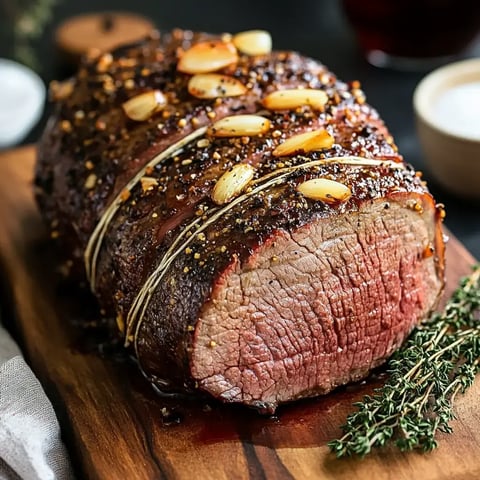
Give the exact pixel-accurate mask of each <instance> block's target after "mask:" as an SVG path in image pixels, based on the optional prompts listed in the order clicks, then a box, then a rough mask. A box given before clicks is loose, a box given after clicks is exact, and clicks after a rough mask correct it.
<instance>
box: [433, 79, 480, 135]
mask: <svg viewBox="0 0 480 480" xmlns="http://www.w3.org/2000/svg"><path fill="white" fill-rule="evenodd" d="M432 113H433V118H434V119H435V120H434V121H435V123H436V124H437V125H438V126H439V127H441V128H442V129H443V130H446V131H448V132H450V133H452V134H456V135H461V136H463V137H469V138H474V139H480V82H473V83H464V84H461V85H456V86H455V87H452V88H450V89H448V90H446V91H445V92H443V93H442V94H441V95H440V96H439V97H438V98H437V101H436V102H435V104H434V105H433V112H432Z"/></svg>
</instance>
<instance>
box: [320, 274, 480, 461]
mask: <svg viewBox="0 0 480 480" xmlns="http://www.w3.org/2000/svg"><path fill="white" fill-rule="evenodd" d="M479 310H480V265H477V266H476V267H475V268H474V269H473V273H472V274H471V275H470V276H468V277H465V278H463V279H462V280H461V281H460V284H459V287H458V288H457V290H456V291H455V292H454V293H453V295H452V297H451V298H450V299H449V301H448V303H447V305H446V306H445V308H444V310H443V312H442V313H435V314H433V315H432V317H431V318H430V319H429V320H427V321H424V322H422V323H421V324H420V325H419V326H418V327H417V328H416V329H415V330H414V331H413V333H412V334H411V335H410V337H409V338H408V340H407V341H406V342H405V344H404V345H403V347H402V348H401V349H400V350H398V351H397V352H396V353H395V354H394V355H393V356H392V358H391V359H390V360H389V363H388V374H389V377H388V380H387V382H386V383H385V384H384V385H383V386H382V387H381V388H378V389H376V390H375V391H374V394H373V395H371V396H365V397H364V399H363V401H361V402H359V403H356V404H354V405H355V406H356V407H357V411H355V412H353V413H351V414H350V415H349V416H348V417H347V420H346V423H345V425H343V426H342V430H343V432H344V435H343V436H342V437H341V438H340V439H337V440H333V441H331V442H329V444H328V446H329V447H330V450H331V451H332V452H333V453H335V454H336V455H337V457H344V456H350V455H359V456H361V457H363V456H365V455H367V454H368V453H370V452H371V450H372V448H375V447H382V446H384V445H386V444H389V443H394V444H395V445H396V446H397V447H398V448H399V449H400V450H402V451H407V450H412V449H422V450H424V451H429V450H433V449H434V448H436V447H437V441H436V439H435V436H436V433H437V432H438V431H441V432H445V433H451V432H452V428H451V427H450V421H451V420H452V419H453V418H455V413H454V410H453V405H454V401H455V397H456V396H457V395H458V393H464V392H465V391H466V390H467V389H468V387H470V386H471V385H472V383H473V381H474V379H475V375H476V374H477V373H478V371H479V370H480V367H479V363H480V320H479V315H478V314H479Z"/></svg>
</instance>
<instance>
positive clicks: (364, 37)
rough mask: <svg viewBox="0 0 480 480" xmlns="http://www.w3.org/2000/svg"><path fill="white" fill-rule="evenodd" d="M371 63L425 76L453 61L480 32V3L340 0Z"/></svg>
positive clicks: (479, 0)
mask: <svg viewBox="0 0 480 480" xmlns="http://www.w3.org/2000/svg"><path fill="white" fill-rule="evenodd" d="M342 5H343V10H344V12H345V15H346V17H347V19H348V20H349V22H350V24H351V25H352V27H353V30H354V31H355V34H356V36H357V39H358V43H359V45H360V48H361V50H362V51H363V53H364V55H365V57H366V58H367V60H368V61H369V62H370V63H371V64H373V65H376V66H379V67H391V68H397V69H405V70H423V69H428V68H433V67H435V66H438V65H441V64H442V63H446V62H447V61H451V60H453V59H455V58H457V57H458V56H460V55H461V54H462V53H463V52H465V51H466V50H467V49H468V47H469V46H470V45H471V44H472V43H473V41H474V40H475V39H476V37H477V35H478V34H479V32H480V0H342Z"/></svg>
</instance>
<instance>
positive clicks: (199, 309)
mask: <svg viewBox="0 0 480 480" xmlns="http://www.w3.org/2000/svg"><path fill="white" fill-rule="evenodd" d="M51 93H52V98H53V100H54V102H55V109H54V113H53V114H52V117H51V119H50V121H49V123H48V125H47V128H46V130H45V132H44V134H43V136H42V138H41V141H40V143H39V146H38V160H37V165H36V192H37V199H38V203H39V206H40V209H41V211H42V213H43V216H44V217H45V220H46V222H47V224H48V226H49V228H50V230H51V234H52V236H53V237H58V238H59V240H60V241H61V243H62V245H63V248H64V249H65V250H66V251H67V252H68V253H69V255H70V259H71V262H72V263H73V264H74V266H75V267H77V270H78V267H81V268H82V270H83V272H84V273H83V275H84V277H85V276H86V279H87V280H88V282H89V283H90V286H91V289H92V291H93V292H94V294H95V295H96V297H97V298H98V300H99V302H100V305H101V306H102V308H103V309H104V310H105V312H106V314H107V315H110V316H113V317H114V318H116V327H115V329H116V331H117V334H118V335H119V336H121V338H122V339H123V340H122V341H124V343H125V347H126V348H128V349H129V350H130V351H131V352H132V353H133V354H134V355H135V357H136V358H137V360H138V364H139V366H140V369H141V370H142V372H143V373H144V374H145V376H146V377H147V378H148V380H149V381H150V382H151V383H152V384H154V385H155V386H156V388H157V389H159V390H161V391H163V392H189V393H191V392H199V393H201V394H202V395H205V394H206V395H210V396H213V397H215V398H217V399H220V400H221V401H223V402H236V403H242V404H245V405H248V406H252V407H255V408H258V409H260V410H264V411H269V412H273V411H274V410H275V408H276V407H277V406H278V405H279V404H281V403H284V402H290V401H292V400H295V399H299V398H304V397H310V396H315V395H320V394H325V393H327V392H330V391H331V390H332V389H334V388H335V387H337V386H339V385H343V384H346V383H348V382H351V381H355V380H359V379H361V378H364V377H365V376H366V375H367V374H368V372H369V371H370V370H371V369H372V368H374V367H376V366H378V365H380V364H382V363H383V362H384V361H385V360H386V359H387V358H388V357H389V356H390V355H391V354H392V353H393V352H394V351H395V350H396V349H397V348H398V347H399V346H400V345H401V344H402V342H403V341H404V340H405V338H406V337H407V336H408V334H409V333H410V331H411V330H412V329H413V328H414V326H415V325H416V324H418V322H420V321H421V320H422V319H424V318H425V317H426V316H427V315H428V314H429V312H430V311H431V310H432V309H433V308H434V307H435V305H436V302H437V300H438V298H439V295H440V293H441V291H442V288H443V283H444V243H443V236H442V227H441V224H442V218H443V213H444V212H443V208H442V206H441V205H437V204H436V203H435V201H434V199H433V198H432V196H431V194H430V193H429V192H428V190H427V187H426V184H425V182H424V181H423V180H422V178H421V174H419V173H417V172H415V171H414V169H413V168H412V167H411V166H410V165H408V164H407V163H406V162H404V160H403V158H402V156H401V155H400V154H399V153H398V151H397V147H396V146H395V144H394V140H393V138H392V136H391V135H390V134H389V132H388V130H387V128H386V126H385V125H384V123H383V122H382V120H381V119H380V117H379V115H378V113H377V112H376V111H375V110H374V109H373V108H372V107H371V106H369V105H368V104H367V103H366V99H365V94H364V92H363V91H362V89H361V87H360V84H359V82H358V81H353V82H350V83H344V82H342V81H340V80H338V79H337V78H336V77H335V75H334V74H333V73H332V72H330V71H329V70H328V69H327V68H326V67H325V66H324V65H322V64H321V63H319V62H317V61H315V60H312V59H309V58H306V57H304V56H302V55H300V54H297V53H295V52H276V51H272V50H271V39H270V35H269V34H268V33H267V32H265V31H251V32H243V33H241V34H237V35H233V36H232V35H227V34H224V35H220V36H214V35H209V34H204V33H193V32H190V31H181V30H174V31H173V32H171V33H165V34H161V35H159V34H155V33H154V34H152V35H151V36H150V37H149V38H147V39H145V41H142V42H140V43H138V44H135V45H129V46H125V47H122V48H120V49H118V50H116V51H114V52H112V53H103V54H95V55H94V54H92V55H90V56H89V57H88V58H86V59H85V60H84V61H83V63H82V65H81V67H80V69H79V71H78V73H77V75H76V76H75V77H74V78H72V79H70V80H67V81H65V82H63V83H55V84H53V85H52V89H51Z"/></svg>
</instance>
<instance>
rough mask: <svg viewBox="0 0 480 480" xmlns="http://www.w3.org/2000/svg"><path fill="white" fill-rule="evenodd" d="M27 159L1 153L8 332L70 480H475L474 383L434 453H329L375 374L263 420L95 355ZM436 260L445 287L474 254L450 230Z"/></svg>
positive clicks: (479, 474) (479, 443)
mask: <svg viewBox="0 0 480 480" xmlns="http://www.w3.org/2000/svg"><path fill="white" fill-rule="evenodd" d="M33 160H34V149H33V147H26V148H22V149H18V150H13V151H9V152H6V153H3V154H1V155H0V217H1V219H2V224H1V228H0V262H1V267H2V270H3V271H2V274H3V276H4V279H5V284H6V287H7V288H6V290H7V292H8V293H9V297H10V301H11V305H12V307H13V310H14V312H15V316H16V324H15V328H16V330H17V335H18V337H19V339H20V341H21V343H22V344H23V347H24V349H25V354H26V356H27V358H28V360H29V362H30V364H31V365H32V367H33V369H34V371H35V373H36V374H37V375H38V377H39V378H40V380H41V382H42V384H43V385H44V388H45V390H46V392H47V394H48V396H49V397H50V399H51V401H52V403H53V405H54V407H55V409H56V411H57V412H58V416H59V419H60V424H61V427H62V431H63V435H64V438H65V441H66V443H67V446H68V449H69V451H70V453H71V456H72V459H73V463H74V467H75V470H76V472H77V473H78V478H92V479H100V478H101V479H157V478H172V479H192V478H193V479H195V478H198V479H202V480H203V479H216V480H217V479H236V478H238V479H244V478H251V479H262V478H269V479H291V478H297V479H309V478H319V479H324V478H325V479H368V480H370V479H375V480H380V479H395V480H403V479H405V480H410V479H413V478H421V479H422V480H430V479H455V480H458V479H467V478H468V479H473V478H480V460H479V456H480V408H479V407H480V400H478V397H479V394H480V381H477V382H476V384H475V385H474V387H473V388H471V389H470V391H469V392H468V393H467V394H466V395H465V396H463V397H462V398H460V399H459V401H458V403H457V408H456V412H457V415H458V420H457V421H455V422H453V428H454V433H453V434H452V435H439V441H440V447H439V449H438V450H436V451H434V452H431V453H428V454H420V453H416V452H413V453H408V454H402V453H399V452H397V451H394V450H385V451H381V452H375V453H374V454H372V455H370V456H369V457H368V458H366V459H364V460H359V459H356V458H352V459H346V460H337V459H335V458H334V456H333V455H331V454H330V453H329V451H328V447H327V446H326V443H327V442H328V441H329V440H330V439H333V438H336V437H337V436H338V435H339V434H340V429H339V425H341V424H342V423H343V422H344V420H345V417H346V415H347V414H348V413H349V412H350V411H351V410H352V406H351V404H352V402H354V401H358V400H360V399H361V398H362V396H363V395H364V394H366V393H369V392H371V389H372V388H373V386H375V385H379V380H369V381H368V382H366V383H364V384H362V385H356V386H350V387H346V388H343V389H340V390H338V391H336V392H334V393H332V394H330V395H328V396H325V397H322V398H318V399H315V400H309V401H303V402H299V403H297V404H294V405H290V406H287V407H283V408H281V409H280V410H279V412H278V416H277V417H276V418H263V417H261V416H259V415H258V414H257V413H255V412H253V411H249V410H246V409H242V408H238V407H222V406H220V405H216V404H209V405H207V404H205V403H190V404H189V403H188V402H186V401H184V402H183V403H182V402H180V401H179V400H172V399H170V400H168V399H163V398H159V397H158V396H156V395H155V394H154V393H153V391H152V390H151V389H150V387H149V386H148V385H146V381H145V380H144V379H143V378H142V377H141V375H140V374H139V373H138V372H137V370H136V368H135V365H133V364H132V362H130V361H125V360H121V359H118V355H108V354H106V355H103V358H102V355H101V354H100V353H99V351H98V348H94V349H92V348H89V346H88V343H85V341H82V338H83V336H84V335H85V328H80V327H79V326H78V323H79V320H82V321H83V320H85V317H87V318H86V319H87V320H88V319H89V318H88V316H89V315H93V316H95V313H91V312H90V313H89V311H88V308H87V307H86V306H88V304H89V303H90V302H89V300H88V297H87V296H85V295H84V294H81V292H80V291H77V290H75V289H73V290H72V288H70V287H69V286H68V285H65V284H64V282H63V283H62V282H61V281H60V280H59V276H58V275H57V274H56V273H55V260H54V258H55V257H54V253H53V252H52V249H51V242H50V241H49V239H48V238H47V235H46V232H45V230H44V228H43V226H42V224H41V221H40V217H39V214H38V212H37V210H36V207H35V204H34V201H33V197H32V190H33V188H32V171H33ZM447 257H448V259H447V260H448V283H447V294H449V293H450V292H451V290H452V288H454V286H455V285H456V283H457V281H458V279H459V277H460V276H462V275H465V274H467V273H468V271H469V267H470V265H471V264H472V263H474V259H473V257H472V256H471V255H470V254H469V253H468V252H467V251H466V250H465V248H464V247H463V246H462V245H461V244H460V243H459V242H458V241H457V240H456V239H455V238H453V237H451V238H450V242H449V244H448V249H447ZM75 292H76V293H75ZM82 316H83V317H84V318H83V319H82V318H81V317H82ZM91 318H93V317H91ZM91 318H90V319H91ZM75 324H77V325H75ZM162 409H163V411H162ZM178 421H179V423H178Z"/></svg>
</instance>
